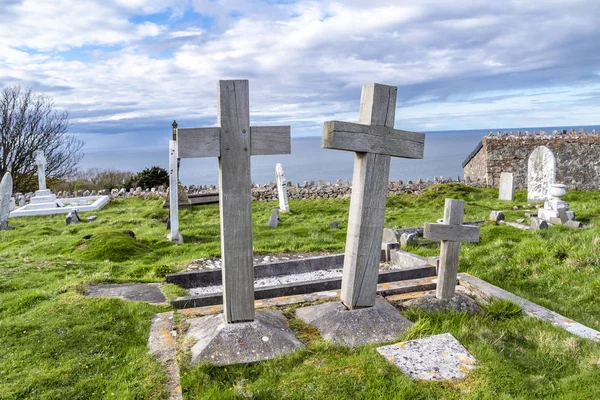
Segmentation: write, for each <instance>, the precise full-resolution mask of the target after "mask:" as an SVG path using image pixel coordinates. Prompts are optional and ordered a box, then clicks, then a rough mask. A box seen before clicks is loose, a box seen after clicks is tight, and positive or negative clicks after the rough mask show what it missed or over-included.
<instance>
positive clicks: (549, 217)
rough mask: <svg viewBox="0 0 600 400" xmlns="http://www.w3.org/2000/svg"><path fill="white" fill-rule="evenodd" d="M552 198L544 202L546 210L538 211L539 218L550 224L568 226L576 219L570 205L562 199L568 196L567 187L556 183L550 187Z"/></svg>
mask: <svg viewBox="0 0 600 400" xmlns="http://www.w3.org/2000/svg"><path fill="white" fill-rule="evenodd" d="M548 192H549V194H550V196H551V198H550V199H549V200H547V201H545V202H544V208H540V209H538V218H540V219H542V220H544V221H547V222H550V223H559V224H566V223H567V222H568V221H572V220H574V219H575V213H574V212H573V211H570V210H569V208H570V207H569V203H567V202H566V201H563V200H562V198H563V196H564V195H565V194H567V187H566V185H563V184H560V183H554V184H551V185H550V188H549V191H548Z"/></svg>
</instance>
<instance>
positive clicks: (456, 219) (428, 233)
mask: <svg viewBox="0 0 600 400" xmlns="http://www.w3.org/2000/svg"><path fill="white" fill-rule="evenodd" d="M464 207H465V205H464V201H463V200H455V199H446V203H445V206H444V222H443V223H442V224H431V223H425V226H424V228H423V237H425V238H427V239H432V240H441V241H442V244H441V247H440V267H439V271H438V281H437V287H436V293H435V295H436V297H437V298H438V299H440V300H450V299H451V298H452V296H454V293H455V290H456V275H457V272H458V257H459V255H460V242H478V241H479V227H477V226H470V225H462V222H463V216H464Z"/></svg>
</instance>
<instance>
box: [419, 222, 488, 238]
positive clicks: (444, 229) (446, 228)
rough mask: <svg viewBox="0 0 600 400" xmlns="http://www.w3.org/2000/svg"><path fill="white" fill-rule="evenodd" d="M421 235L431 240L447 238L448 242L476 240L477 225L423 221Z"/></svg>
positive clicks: (477, 233) (477, 235)
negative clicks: (423, 225)
mask: <svg viewBox="0 0 600 400" xmlns="http://www.w3.org/2000/svg"><path fill="white" fill-rule="evenodd" d="M423 237H424V238H426V239H432V240H447V241H449V242H478V241H479V227H478V226H469V225H446V224H430V223H425V227H424V229H423Z"/></svg>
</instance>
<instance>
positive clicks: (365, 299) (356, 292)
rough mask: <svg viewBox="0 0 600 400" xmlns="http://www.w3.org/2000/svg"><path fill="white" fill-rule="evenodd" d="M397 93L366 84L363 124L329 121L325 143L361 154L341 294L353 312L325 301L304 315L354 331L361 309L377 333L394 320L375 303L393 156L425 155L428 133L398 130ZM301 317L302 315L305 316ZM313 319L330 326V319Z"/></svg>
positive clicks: (400, 326)
mask: <svg viewBox="0 0 600 400" xmlns="http://www.w3.org/2000/svg"><path fill="white" fill-rule="evenodd" d="M396 95H397V88H396V87H393V86H386V85H380V84H369V85H365V86H363V89H362V93H361V102H360V115H359V123H358V124H355V123H349V122H342V121H330V122H325V124H324V126H323V141H322V144H321V147H323V148H326V149H336V150H345V151H352V152H354V153H355V156H354V175H353V180H352V196H351V200H350V214H349V218H348V231H347V236H346V252H345V257H344V268H343V277H342V288H341V295H340V297H341V300H342V302H343V303H344V305H345V307H346V308H348V309H349V310H350V311H347V312H345V313H341V314H340V313H339V312H338V311H339V310H336V309H330V310H329V311H328V312H325V313H321V312H320V310H319V309H318V308H319V307H321V306H323V308H324V309H326V308H327V306H324V305H321V306H313V307H314V309H313V310H309V311H305V312H304V313H306V314H309V313H311V312H314V313H315V315H316V314H320V317H321V318H322V319H323V320H324V321H327V320H330V321H334V320H335V321H336V323H337V322H339V323H340V324H341V325H340V326H342V327H344V326H346V327H347V328H348V329H352V326H353V323H352V320H354V319H356V318H357V315H359V314H358V313H359V312H360V313H361V314H365V315H364V316H363V317H361V318H363V319H362V321H363V322H365V323H367V324H369V325H370V327H371V329H372V330H373V331H374V332H378V331H383V330H382V329H380V328H379V327H378V324H386V323H387V322H386V319H387V320H389V317H388V316H387V314H386V316H385V318H384V316H383V315H382V314H381V311H380V310H382V309H381V308H377V307H374V306H375V305H376V292H377V278H378V274H379V263H380V259H381V243H382V236H383V223H384V217H385V202H386V197H387V193H388V181H389V170H390V158H391V156H394V157H402V158H423V150H424V143H425V135H424V134H422V133H416V132H407V131H402V130H397V129H394V120H395V114H396ZM356 309H360V310H356ZM369 309H370V310H369ZM365 310H368V311H365ZM398 315H399V314H398ZM298 316H299V317H300V318H302V316H300V314H298ZM343 319H346V323H343V322H340V321H342V320H343ZM367 321H369V322H367ZM305 322H306V321H305ZM311 322H312V323H313V324H314V325H316V326H323V327H324V329H327V325H328V324H327V323H326V322H325V323H321V322H318V321H314V320H311ZM390 325H391V324H390ZM405 327H406V325H405V324H403V323H399V324H398V325H397V326H396V328H398V329H399V330H397V331H396V333H397V334H398V333H400V332H401V331H402V329H405ZM319 329H320V330H321V328H319ZM332 329H333V328H332ZM321 333H322V335H323V336H324V337H326V336H327V335H328V333H327V332H326V331H321ZM356 334H358V333H356ZM385 340H386V335H384V334H381V335H378V336H376V337H373V338H372V341H385ZM348 344H349V345H350V344H351V343H350V342H349V343H348Z"/></svg>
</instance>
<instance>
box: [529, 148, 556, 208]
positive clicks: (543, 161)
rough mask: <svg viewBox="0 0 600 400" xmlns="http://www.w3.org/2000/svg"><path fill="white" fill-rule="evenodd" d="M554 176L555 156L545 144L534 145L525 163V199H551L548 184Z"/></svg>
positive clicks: (552, 181) (551, 182) (552, 180)
mask: <svg viewBox="0 0 600 400" xmlns="http://www.w3.org/2000/svg"><path fill="white" fill-rule="evenodd" d="M555 178H556V158H555V157H554V154H553V153H552V150H550V149H549V148H547V147H546V146H538V147H536V148H535V149H534V150H533V152H532V153H531V155H530V156H529V161H528V163H527V201H532V202H533V201H546V200H550V199H551V197H552V196H551V195H550V185H551V184H553V183H554V180H555Z"/></svg>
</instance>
